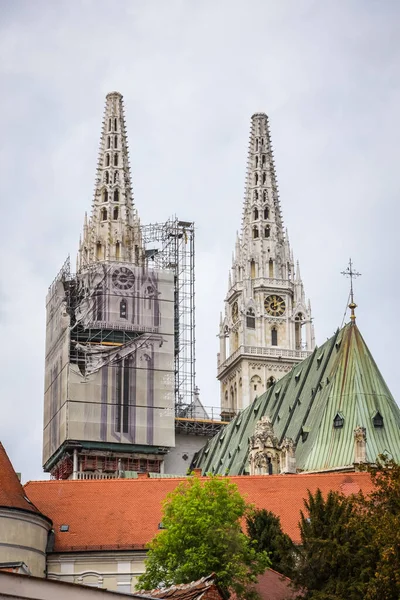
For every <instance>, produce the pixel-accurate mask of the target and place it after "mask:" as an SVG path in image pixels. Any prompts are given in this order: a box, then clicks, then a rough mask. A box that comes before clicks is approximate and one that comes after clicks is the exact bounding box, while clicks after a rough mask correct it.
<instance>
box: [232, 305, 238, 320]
mask: <svg viewBox="0 0 400 600" xmlns="http://www.w3.org/2000/svg"><path fill="white" fill-rule="evenodd" d="M238 318H239V307H238V303H237V302H234V303H233V304H232V321H233V322H234V323H235V322H236V321H237V320H238Z"/></svg>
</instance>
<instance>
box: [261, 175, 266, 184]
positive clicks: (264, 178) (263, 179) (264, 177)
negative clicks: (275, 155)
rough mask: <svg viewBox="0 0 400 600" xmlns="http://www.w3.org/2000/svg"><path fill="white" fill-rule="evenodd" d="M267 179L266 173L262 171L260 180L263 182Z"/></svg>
mask: <svg viewBox="0 0 400 600" xmlns="http://www.w3.org/2000/svg"><path fill="white" fill-rule="evenodd" d="M266 181H267V174H266V173H263V178H262V182H263V183H265V182H266Z"/></svg>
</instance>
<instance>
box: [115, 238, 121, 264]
mask: <svg viewBox="0 0 400 600" xmlns="http://www.w3.org/2000/svg"><path fill="white" fill-rule="evenodd" d="M115 258H116V259H117V260H118V259H119V258H121V244H120V243H119V242H117V243H116V244H115Z"/></svg>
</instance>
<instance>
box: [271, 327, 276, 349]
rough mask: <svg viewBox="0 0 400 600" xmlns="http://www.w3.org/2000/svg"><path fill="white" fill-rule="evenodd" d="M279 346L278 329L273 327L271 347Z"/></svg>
mask: <svg viewBox="0 0 400 600" xmlns="http://www.w3.org/2000/svg"><path fill="white" fill-rule="evenodd" d="M277 345H278V330H277V329H276V327H273V328H272V329H271V346H277Z"/></svg>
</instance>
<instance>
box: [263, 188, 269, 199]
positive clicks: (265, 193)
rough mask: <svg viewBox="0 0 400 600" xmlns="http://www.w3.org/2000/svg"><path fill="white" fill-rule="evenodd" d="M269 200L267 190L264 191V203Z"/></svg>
mask: <svg viewBox="0 0 400 600" xmlns="http://www.w3.org/2000/svg"><path fill="white" fill-rule="evenodd" d="M267 199H268V198H267V190H264V191H263V202H266V201H267Z"/></svg>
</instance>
